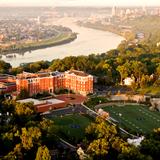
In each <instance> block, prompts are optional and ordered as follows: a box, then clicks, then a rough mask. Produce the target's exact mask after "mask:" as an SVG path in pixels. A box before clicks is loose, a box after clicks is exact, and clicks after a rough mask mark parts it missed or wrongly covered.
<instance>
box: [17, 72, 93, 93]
mask: <svg viewBox="0 0 160 160" xmlns="http://www.w3.org/2000/svg"><path fill="white" fill-rule="evenodd" d="M16 85H17V92H18V93H20V91H21V90H22V89H26V90H27V91H28V92H29V95H30V96H32V95H34V94H37V93H42V92H44V91H47V92H49V93H53V92H54V91H55V90H56V89H59V88H66V89H69V90H73V91H74V92H76V93H80V94H82V95H87V94H88V93H92V92H93V76H91V75H88V74H86V73H84V72H82V71H76V70H70V71H66V72H64V73H60V72H58V71H56V72H39V73H28V72H23V73H22V74H19V75H17V79H16Z"/></svg>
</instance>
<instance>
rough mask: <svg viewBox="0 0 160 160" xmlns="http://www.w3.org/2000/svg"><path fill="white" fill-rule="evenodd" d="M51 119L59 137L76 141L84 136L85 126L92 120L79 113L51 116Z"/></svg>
mask: <svg viewBox="0 0 160 160" xmlns="http://www.w3.org/2000/svg"><path fill="white" fill-rule="evenodd" d="M52 120H53V121H54V125H55V126H56V128H57V130H58V132H57V133H58V136H59V137H62V138H64V139H65V140H67V141H70V142H72V141H74V142H76V143H77V142H79V141H80V140H82V139H83V138H84V135H85V128H86V127H87V126H88V125H89V124H90V123H91V122H92V119H91V118H90V117H88V116H87V115H79V114H74V115H65V116H63V117H53V118H52Z"/></svg>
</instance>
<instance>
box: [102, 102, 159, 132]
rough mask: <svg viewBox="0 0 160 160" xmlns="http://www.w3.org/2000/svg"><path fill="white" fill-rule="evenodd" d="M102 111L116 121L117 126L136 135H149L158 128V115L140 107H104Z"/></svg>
mask: <svg viewBox="0 0 160 160" xmlns="http://www.w3.org/2000/svg"><path fill="white" fill-rule="evenodd" d="M103 109H104V110H105V111H107V112H109V114H110V116H111V117H112V118H114V119H115V120H117V121H118V123H119V125H120V126H121V127H122V128H124V129H126V130H129V131H132V132H134V133H135V132H136V133H144V134H146V133H149V132H151V131H152V130H153V129H154V128H158V127H160V113H159V112H153V111H150V110H149V109H148V108H147V107H144V106H141V105H121V106H106V107H103Z"/></svg>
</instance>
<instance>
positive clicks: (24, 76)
mask: <svg viewBox="0 0 160 160" xmlns="http://www.w3.org/2000/svg"><path fill="white" fill-rule="evenodd" d="M60 74H62V73H61V72H58V71H55V72H38V73H29V72H23V73H21V74H18V75H17V78H18V79H29V78H37V77H50V76H57V75H60Z"/></svg>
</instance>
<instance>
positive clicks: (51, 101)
mask: <svg viewBox="0 0 160 160" xmlns="http://www.w3.org/2000/svg"><path fill="white" fill-rule="evenodd" d="M46 102H47V103H51V104H59V103H64V101H62V100H59V99H54V98H53V99H49V100H46Z"/></svg>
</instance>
